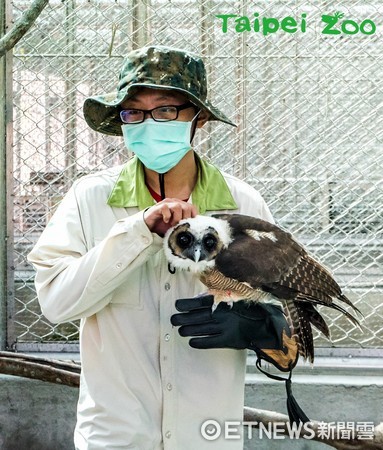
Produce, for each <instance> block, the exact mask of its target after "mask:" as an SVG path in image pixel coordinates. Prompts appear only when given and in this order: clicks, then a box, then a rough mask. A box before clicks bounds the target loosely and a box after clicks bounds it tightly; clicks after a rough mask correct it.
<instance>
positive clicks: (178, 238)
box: [164, 216, 232, 273]
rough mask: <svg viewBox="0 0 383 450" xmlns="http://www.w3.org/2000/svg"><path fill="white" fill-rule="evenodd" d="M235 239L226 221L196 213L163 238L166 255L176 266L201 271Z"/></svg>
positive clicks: (209, 265)
mask: <svg viewBox="0 0 383 450" xmlns="http://www.w3.org/2000/svg"><path fill="white" fill-rule="evenodd" d="M231 241H232V239H231V232H230V226H229V224H228V222H227V221H226V220H221V219H216V218H214V217H210V216H196V217H194V218H191V219H184V220H181V221H180V222H179V223H178V224H177V225H176V226H175V227H173V228H170V229H169V230H168V231H167V233H166V235H165V238H164V250H165V256H166V258H167V259H168V261H169V262H170V263H171V264H172V265H173V267H175V268H180V269H184V270H190V271H192V272H196V273H201V272H203V271H204V270H206V269H207V268H208V267H213V266H214V264H215V261H214V260H215V258H216V256H217V255H218V253H219V252H220V251H221V250H222V249H225V248H227V246H228V245H229V244H230V242H231Z"/></svg>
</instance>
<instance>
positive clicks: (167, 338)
mask: <svg viewBox="0 0 383 450" xmlns="http://www.w3.org/2000/svg"><path fill="white" fill-rule="evenodd" d="M165 341H166V342H168V341H170V334H169V333H166V334H165Z"/></svg>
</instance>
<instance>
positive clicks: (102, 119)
mask: <svg viewBox="0 0 383 450" xmlns="http://www.w3.org/2000/svg"><path fill="white" fill-rule="evenodd" d="M140 87H147V88H153V89H164V90H174V91H178V92H181V93H182V94H184V95H185V96H186V97H187V98H189V100H190V101H191V102H192V103H193V104H195V105H196V106H198V107H199V108H201V109H204V110H206V111H208V112H209V113H210V116H209V119H208V120H219V121H220V122H224V123H227V124H229V125H232V126H234V127H235V126H236V124H235V123H233V122H232V121H231V120H230V119H229V118H228V117H226V115H225V114H224V113H223V112H222V111H220V110H219V109H218V108H216V107H215V106H213V105H212V104H211V103H210V102H209V101H208V100H205V101H201V100H200V99H198V98H197V97H195V96H194V95H193V94H191V93H190V92H188V91H185V90H184V89H180V88H175V87H172V86H158V85H156V84H147V83H133V84H131V85H129V86H127V87H126V88H125V89H123V90H121V91H119V92H118V93H117V95H116V93H115V92H114V93H111V94H105V95H97V96H93V97H88V98H87V99H86V100H85V102H84V107H83V112H84V118H85V120H86V123H87V124H88V125H89V126H90V127H91V128H92V129H93V130H95V131H98V132H100V133H104V134H108V135H112V136H122V130H121V125H122V123H121V119H120V110H121V108H120V105H121V103H123V102H124V101H125V100H127V99H128V98H129V97H131V96H132V95H133V94H134V92H135V91H136V90H137V88H140Z"/></svg>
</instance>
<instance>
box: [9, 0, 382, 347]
mask: <svg viewBox="0 0 383 450" xmlns="http://www.w3.org/2000/svg"><path fill="white" fill-rule="evenodd" d="M29 4H30V2H29V1H26V0H13V2H12V5H13V14H14V18H15V19H16V18H18V17H19V16H20V14H21V13H22V12H23V11H24V10H25V9H26V8H27V7H28V6H29ZM332 4H333V2H327V1H321V2H311V3H310V2H303V1H299V0H297V1H287V2H281V1H266V0H264V1H257V2H251V4H250V2H245V1H220V0H198V1H189V0H144V1H138V0H115V1H112V0H66V1H65V2H63V1H59V0H52V1H51V2H50V3H49V5H48V6H47V7H46V9H45V10H44V11H43V13H42V15H41V16H40V17H39V19H38V20H37V22H36V25H35V26H34V27H33V29H32V30H31V31H30V32H29V33H28V35H27V36H26V37H24V38H23V39H22V41H20V43H19V44H18V45H17V47H16V48H15V50H14V58H13V102H14V113H13V116H14V117H13V120H14V123H13V129H14V142H13V149H12V152H13V155H14V163H13V164H14V194H13V195H14V240H15V246H14V259H15V263H14V265H15V295H14V296H12V298H11V299H10V305H11V307H10V313H11V314H10V315H11V317H10V320H9V327H8V343H9V346H11V347H16V348H18V349H33V348H36V346H37V347H39V348H40V347H41V345H45V344H46V345H56V346H59V345H60V346H64V347H66V346H70V345H74V344H75V343H76V340H77V339H78V324H77V323H69V324H60V325H57V326H54V325H52V324H50V323H49V322H48V321H47V320H46V319H45V318H44V317H43V316H42V314H41V311H40V309H39V306H38V302H37V298H36V293H35V290H34V285H33V278H34V272H33V269H32V267H31V266H30V265H29V264H28V263H27V261H26V255H27V254H28V252H29V251H30V249H31V248H32V246H33V245H34V243H35V242H36V240H37V238H38V236H39V234H40V233H41V231H42V230H43V228H44V227H45V225H46V223H47V221H48V219H49V218H50V216H51V215H52V213H53V212H54V210H55V208H56V207H57V205H58V203H59V202H60V200H61V199H62V197H63V195H64V193H65V192H66V191H67V189H68V188H69V186H70V185H71V184H72V182H73V181H74V179H76V178H77V177H79V176H82V175H84V174H87V173H90V172H93V171H97V170H100V169H103V168H105V167H110V166H113V165H116V164H122V163H124V162H125V161H126V160H127V158H128V157H129V156H130V155H128V153H127V151H126V149H125V148H124V146H123V143H122V139H119V138H113V137H107V136H102V135H100V134H97V133H95V132H93V131H92V130H91V129H90V128H89V127H87V125H86V124H85V122H84V118H83V116H82V104H83V101H84V99H85V97H87V96H88V95H92V94H98V93H102V92H106V91H113V90H114V89H115V86H116V82H117V76H118V72H119V68H120V66H121V62H122V58H123V57H124V55H125V54H126V53H127V52H128V51H129V50H131V49H132V48H136V47H139V46H142V45H145V44H148V43H157V44H163V45H171V46H176V47H179V48H184V49H187V50H190V51H195V52H196V53H199V54H201V55H202V56H203V57H204V59H205V62H206V65H207V70H208V77H209V78H208V79H209V88H210V98H212V99H213V100H214V102H215V103H216V104H217V106H218V107H219V108H221V109H223V110H224V111H225V112H226V113H227V115H228V116H229V117H230V118H232V119H233V120H234V121H235V122H236V123H237V124H238V127H237V128H236V129H235V130H234V129H231V127H228V126H225V125H223V124H216V123H214V124H207V125H206V127H205V128H204V129H203V130H201V131H199V133H200V134H199V135H198V136H197V147H196V148H197V151H199V152H200V153H201V154H203V155H204V156H205V157H206V158H208V159H210V160H211V161H212V162H214V163H216V164H217V165H218V166H219V167H221V168H222V169H223V170H225V171H226V172H229V173H232V174H234V175H236V176H238V177H240V178H242V179H244V180H245V181H247V182H248V183H250V184H251V185H253V186H254V187H255V188H256V189H258V190H259V191H260V192H261V193H262V195H263V196H264V197H265V199H266V200H267V202H268V204H269V206H270V208H271V210H272V213H273V215H274V217H275V219H276V221H277V222H278V224H280V225H282V226H283V227H285V228H287V229H289V230H290V231H291V232H293V233H294V234H295V236H296V237H297V238H298V239H299V240H300V241H302V242H303V243H305V245H306V247H307V248H308V249H309V250H310V251H311V252H312V253H313V254H314V255H315V256H316V257H317V258H318V259H320V260H321V261H322V262H323V263H324V264H325V265H327V266H328V267H330V268H331V269H332V271H333V273H334V275H335V277H336V278H337V280H338V281H339V282H340V284H341V285H342V287H343V288H344V290H345V293H346V294H347V295H348V296H349V297H350V299H352V301H354V302H355V304H356V305H357V306H358V308H360V310H361V311H362V312H363V314H364V320H363V323H362V331H363V332H362V331H360V330H358V329H356V328H354V327H352V326H350V324H349V323H346V321H344V319H343V318H342V317H340V314H338V313H332V312H328V311H322V312H323V314H324V315H325V317H326V318H328V319H329V320H330V321H331V326H330V330H331V333H332V342H331V343H329V342H327V341H326V340H325V339H322V338H320V337H317V341H316V342H317V345H318V346H324V347H330V346H337V347H349V348H360V347H362V348H370V349H371V348H373V349H378V348H382V347H383V257H382V245H383V207H382V205H383V181H382V175H383V152H382V149H381V147H382V140H383V118H382V112H383V111H382V109H383V69H382V67H383V65H382V55H383V39H382V35H381V32H380V31H379V26H378V28H377V31H376V33H375V34H372V35H365V34H362V33H357V34H353V35H347V34H345V33H341V34H340V35H325V34H323V33H322V29H323V25H324V24H323V23H322V22H321V16H322V14H328V15H332V14H334V13H335V12H336V11H334V7H333V6H332ZM341 12H342V13H344V19H353V20H355V22H357V23H360V22H362V21H363V20H365V19H369V20H372V21H374V23H376V24H377V25H379V24H380V23H381V22H382V20H381V19H382V18H383V5H381V4H380V2H378V1H375V2H373V1H372V2H367V3H366V2H363V3H362V2H359V1H354V0H350V1H349V2H347V6H343V5H342V7H341ZM254 13H258V14H259V16H258V17H259V19H260V23H261V25H262V18H263V17H276V18H278V19H282V18H284V17H286V16H292V17H294V18H295V19H296V21H297V22H298V24H299V26H301V24H302V14H306V19H305V20H306V31H304V32H303V31H301V29H300V28H299V27H298V31H297V32H296V33H288V32H284V31H283V30H279V31H278V32H276V33H273V34H269V35H268V36H264V35H263V34H262V29H261V31H259V32H258V31H254V26H253V25H254V19H255V18H256V17H257V16H255V15H254ZM222 14H235V15H237V16H238V17H240V16H242V17H243V16H246V17H248V18H249V21H250V22H251V30H252V31H244V32H239V31H238V30H236V29H235V24H236V23H239V22H235V18H231V19H230V20H228V30H227V32H223V30H222V25H223V21H222V19H219V18H217V17H216V15H222ZM244 21H245V19H242V22H241V23H245V22H244ZM10 150H11V149H10ZM58 238H59V237H58ZM345 330H347V331H345ZM52 343H53V344H52ZM72 348H73V347H72Z"/></svg>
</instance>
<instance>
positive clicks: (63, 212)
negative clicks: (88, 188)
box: [28, 187, 162, 323]
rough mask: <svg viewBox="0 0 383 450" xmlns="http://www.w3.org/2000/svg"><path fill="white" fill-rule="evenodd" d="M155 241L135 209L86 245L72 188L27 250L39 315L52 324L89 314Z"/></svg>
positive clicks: (146, 256)
mask: <svg viewBox="0 0 383 450" xmlns="http://www.w3.org/2000/svg"><path fill="white" fill-rule="evenodd" d="M94 220H97V217H95V218H94ZM161 246H162V239H161V238H160V237H159V236H157V235H156V234H153V233H151V232H150V230H149V229H148V228H147V226H146V224H145V222H144V219H143V211H141V212H139V213H136V214H134V215H132V216H129V217H127V218H125V219H121V220H119V221H117V222H116V223H115V224H114V226H113V227H112V228H111V230H110V231H109V233H108V235H107V236H106V237H105V239H103V240H102V241H101V242H100V243H98V244H97V245H95V246H94V247H93V248H91V249H87V244H86V238H85V235H84V230H83V223H82V220H81V214H80V211H79V206H78V201H77V198H76V191H75V189H74V188H73V187H72V188H71V189H70V191H69V192H68V194H67V195H66V196H65V197H64V199H63V201H62V202H61V204H60V206H59V207H58V209H57V211H56V213H55V214H54V215H53V217H52V219H51V220H50V222H49V223H48V225H47V227H46V229H45V230H44V232H43V233H42V235H41V237H40V239H39V240H38V242H37V244H36V245H35V247H34V248H33V250H32V252H31V253H30V254H29V255H28V260H29V261H30V262H31V263H32V264H33V265H34V267H35V269H36V278H35V285H36V290H37V295H38V298H39V302H40V306H41V310H42V312H43V314H44V315H45V316H46V317H47V319H49V320H50V321H51V322H54V323H57V322H66V321H71V320H76V319H79V318H83V317H87V316H90V315H92V314H95V313H96V312H98V311H100V310H101V309H102V308H104V307H105V306H106V305H107V304H108V303H109V302H110V299H111V293H112V292H113V291H114V290H115V289H116V288H117V287H118V286H119V285H120V284H121V283H122V281H124V280H126V277H127V276H129V274H130V273H131V272H132V271H134V270H135V269H137V268H138V267H139V266H140V265H142V264H144V263H145V262H146V261H147V260H148V259H149V258H150V257H151V256H152V255H154V254H155V253H157V252H158V251H159V250H160V249H161Z"/></svg>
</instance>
